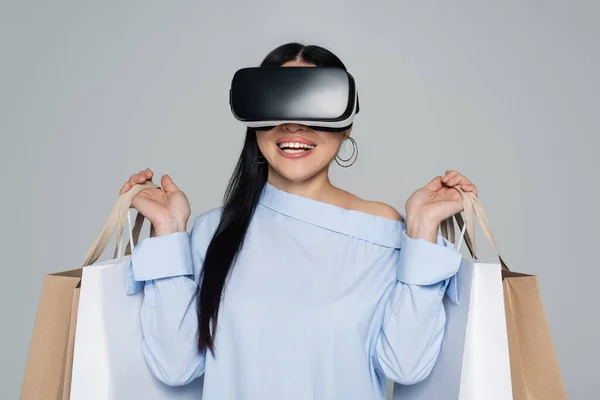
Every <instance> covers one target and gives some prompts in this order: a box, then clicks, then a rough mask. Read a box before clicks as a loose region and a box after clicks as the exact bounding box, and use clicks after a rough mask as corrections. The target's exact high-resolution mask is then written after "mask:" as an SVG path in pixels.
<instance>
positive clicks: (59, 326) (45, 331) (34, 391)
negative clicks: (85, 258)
mask: <svg viewBox="0 0 600 400" xmlns="http://www.w3.org/2000/svg"><path fill="white" fill-rule="evenodd" d="M80 281H81V269H75V270H71V271H64V272H59V273H54V274H49V275H46V276H45V277H44V281H43V284H42V293H41V295H40V300H39V303H38V310H37V314H36V319H35V324H34V328H33V335H32V338H31V344H30V346H29V354H28V356H27V364H26V367H25V376H24V379H23V384H22V388H21V396H20V399H21V400H63V399H65V397H64V396H68V388H69V377H70V368H71V363H72V352H70V351H69V347H72V344H73V334H72V331H73V323H74V320H73V317H74V316H76V313H77V303H78V299H79V283H80ZM66 398H68V397H66Z"/></svg>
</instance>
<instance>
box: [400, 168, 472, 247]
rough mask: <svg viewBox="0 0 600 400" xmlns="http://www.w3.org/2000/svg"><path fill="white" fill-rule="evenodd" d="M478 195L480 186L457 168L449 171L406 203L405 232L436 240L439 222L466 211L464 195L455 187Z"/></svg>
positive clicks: (415, 193) (416, 236)
mask: <svg viewBox="0 0 600 400" xmlns="http://www.w3.org/2000/svg"><path fill="white" fill-rule="evenodd" d="M457 186H458V187H460V188H461V189H462V190H463V191H464V192H472V193H473V194H475V195H476V196H477V188H476V187H475V185H473V184H472V183H471V182H470V181H469V180H468V179H467V178H465V177H464V176H463V175H462V174H460V173H459V172H457V171H446V175H444V176H443V177H442V176H437V177H435V178H434V179H433V180H432V181H431V182H429V183H428V184H427V185H426V186H424V187H423V188H421V189H419V190H417V191H416V192H414V193H413V194H412V195H411V196H410V198H409V199H408V200H407V202H406V234H407V235H408V236H409V237H411V238H421V239H425V240H428V241H430V242H433V243H436V242H437V229H438V226H439V225H440V223H441V222H442V221H443V220H444V219H446V218H448V217H451V216H453V215H454V214H457V213H459V212H461V211H463V201H462V196H461V195H460V193H458V191H457V190H456V189H454V188H455V187H457Z"/></svg>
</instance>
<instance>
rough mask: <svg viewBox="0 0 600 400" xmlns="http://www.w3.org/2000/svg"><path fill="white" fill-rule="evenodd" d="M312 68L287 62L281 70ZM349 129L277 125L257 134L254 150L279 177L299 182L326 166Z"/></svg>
mask: <svg viewBox="0 0 600 400" xmlns="http://www.w3.org/2000/svg"><path fill="white" fill-rule="evenodd" d="M289 66H296V67H315V65H314V64H310V63H306V62H303V61H290V62H287V63H285V64H284V65H283V67H289ZM349 135H350V130H347V131H344V132H325V131H315V130H313V129H311V128H309V127H307V126H305V125H301V124H281V125H278V126H276V127H275V128H273V129H271V130H268V131H257V132H256V137H257V140H258V147H259V149H260V151H261V153H262V154H263V156H264V157H265V159H266V161H267V162H268V163H269V165H270V166H271V168H272V169H273V170H274V171H275V172H277V173H278V174H279V175H281V176H282V177H283V178H285V179H287V180H290V181H294V182H301V181H304V180H307V179H309V178H311V177H313V176H314V175H316V174H317V173H318V172H320V171H322V170H323V169H324V168H326V167H327V166H329V164H330V163H331V162H332V161H333V159H334V158H335V156H336V154H337V153H338V151H339V149H340V146H341V145H342V142H343V141H344V140H345V139H347V138H348V136H349Z"/></svg>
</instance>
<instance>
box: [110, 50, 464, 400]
mask: <svg viewBox="0 0 600 400" xmlns="http://www.w3.org/2000/svg"><path fill="white" fill-rule="evenodd" d="M288 67H308V69H311V70H314V71H318V69H319V68H334V69H337V71H339V70H343V71H345V70H346V67H345V66H344V64H343V63H342V62H341V60H340V59H339V58H338V57H337V56H335V55H334V54H333V53H331V52H330V51H328V50H326V49H324V48H322V47H318V46H304V45H301V44H297V43H290V44H287V45H283V46H281V47H279V48H277V49H275V50H273V51H272V52H271V53H269V54H268V55H267V57H266V58H265V60H264V61H263V63H262V64H261V67H260V68H271V69H270V70H268V71H266V70H265V71H266V72H265V73H266V74H267V75H265V76H268V73H273V74H281V72H282V71H283V70H284V69H287V68H288ZM311 67H312V68H311ZM300 69H302V70H304V71H302V72H303V73H302V74H303V75H305V76H310V75H311V73H310V72H309V71H307V70H306V69H304V68H300ZM269 71H271V72H269ZM296 71H297V70H296ZM305 72H306V73H305ZM261 74H262V72H261ZM285 74H287V72H285ZM353 90H354V89H353ZM354 93H355V92H354V91H351V92H350V96H349V97H348V99H349V103H348V104H350V105H351V106H349V107H348V108H347V109H350V110H351V114H350V115H349V116H348V115H345V116H344V117H343V118H342V123H347V122H348V121H349V120H350V119H351V118H353V117H354V115H355V112H357V111H358V102H357V100H358V97H357V96H356V97H353V95H354ZM286 95H287V96H289V97H290V98H293V96H294V93H293V92H290V93H287V94H286ZM354 99H356V103H355V104H354V103H352V101H354ZM238 100H239V98H236V101H238ZM244 101H252V99H251V98H249V99H247V100H244ZM242 103H243V101H242ZM234 114H235V113H234ZM296 114H298V113H296ZM270 117H271V118H270V119H268V120H266V121H250V120H249V119H248V120H246V121H245V122H246V123H247V124H253V126H254V127H248V128H247V132H246V139H245V143H244V147H243V150H242V153H241V155H240V158H239V160H238V162H237V165H236V168H235V171H234V174H233V176H232V177H231V180H230V183H229V185H228V188H227V192H226V195H225V198H224V203H223V205H222V207H219V208H217V209H214V210H210V211H207V212H205V213H203V214H201V215H199V216H197V217H196V218H195V219H194V223H193V228H192V231H191V232H190V233H189V234H188V233H187V232H186V230H185V227H186V224H187V221H188V218H189V216H190V205H189V203H188V201H187V198H186V196H185V194H184V193H183V192H182V191H181V190H179V188H178V187H177V186H176V185H175V183H174V182H173V180H172V179H171V178H170V177H169V176H168V175H165V176H163V177H162V179H161V185H162V188H160V189H152V190H150V189H147V190H143V191H142V192H140V193H139V194H138V195H136V196H135V197H134V198H133V200H132V206H133V207H135V208H136V209H138V210H139V212H140V213H142V214H143V215H144V216H146V217H147V218H148V219H149V220H150V221H151V222H152V223H153V225H154V227H155V230H156V234H157V236H156V237H151V238H147V239H145V240H143V241H142V242H141V243H140V244H139V245H138V246H136V247H135V249H134V252H133V254H132V258H131V260H132V261H131V273H130V274H129V278H130V279H133V280H134V281H135V282H131V285H129V287H132V288H133V287H137V288H141V287H143V290H144V293H145V296H144V304H143V308H142V314H141V319H142V328H143V331H144V344H143V349H144V354H145V356H146V359H147V361H148V365H149V366H150V368H151V369H152V371H153V372H154V374H155V375H156V376H157V377H158V378H159V379H160V380H162V381H163V382H165V383H167V384H169V385H184V384H186V383H188V382H190V381H192V380H194V379H196V378H198V377H200V376H202V375H203V374H205V377H204V389H203V390H204V394H203V399H204V400H229V399H231V400H233V399H242V398H243V399H249V400H258V399H260V400H265V399H267V400H268V399H286V400H306V399H327V400H336V399H340V400H342V399H344V400H346V399H361V400H362V399H365V400H366V399H373V400H381V399H384V398H385V395H386V387H385V378H386V377H387V378H389V379H391V380H393V381H395V382H399V383H402V384H407V385H408V384H413V383H415V382H419V381H421V380H423V379H424V378H425V377H427V376H428V375H429V373H430V371H431V369H432V368H433V365H434V364H435V362H436V359H437V355H438V353H439V350H440V346H441V342H442V337H443V334H444V327H445V313H444V308H443V307H442V299H443V298H444V294H445V292H446V288H447V287H448V285H449V284H450V281H451V280H452V279H454V276H455V274H456V273H457V271H458V268H459V265H460V261H461V255H460V253H459V252H457V251H456V249H455V248H454V246H453V245H452V244H451V243H449V242H448V241H446V240H445V239H443V238H442V237H441V236H438V234H437V232H438V226H439V224H440V222H441V221H442V220H444V219H446V218H447V217H449V216H451V215H454V214H456V213H458V212H460V211H462V198H461V195H460V194H459V193H458V191H457V190H455V189H454V187H456V186H461V187H462V189H463V190H464V191H475V190H476V188H475V186H473V185H472V184H471V183H470V182H469V181H468V180H467V179H466V178H465V177H464V176H462V175H461V174H459V173H458V172H456V171H447V173H446V174H445V176H444V177H442V176H438V177H435V178H434V179H432V180H431V181H430V182H429V183H428V184H427V185H425V186H423V187H422V188H421V189H419V190H417V191H416V192H414V193H413V194H412V195H411V197H410V198H409V199H408V201H407V202H406V216H403V215H401V214H400V213H399V212H398V211H396V210H395V209H394V208H392V207H391V206H389V205H387V204H384V203H380V202H375V201H367V200H364V199H361V198H359V197H357V196H355V195H353V194H351V193H348V192H347V191H345V190H343V189H340V188H338V187H336V186H334V185H333V184H332V183H331V182H330V180H329V168H330V165H331V164H332V162H333V160H334V159H335V158H336V155H337V154H338V151H339V149H340V146H341V145H342V143H343V142H344V141H345V140H348V138H349V137H350V134H351V127H352V124H351V123H350V124H349V125H347V126H342V127H341V128H340V127H335V128H332V127H331V121H326V120H325V119H323V118H313V119H312V122H311V124H308V123H301V122H303V121H302V120H294V119H293V118H287V117H286V118H283V117H282V118H279V119H278V121H279V122H278V123H277V124H275V126H268V125H269V124H271V123H272V122H273V120H274V119H277V117H278V116H277V115H271V116H270ZM309 117H310V116H309ZM348 118H350V119H348ZM313 123H314V124H313ZM309 125H310V126H309ZM247 126H248V125H247ZM353 143H354V142H353ZM152 176H153V172H152V171H151V170H149V169H146V170H144V171H141V172H140V173H138V174H134V175H132V177H131V178H130V180H129V181H128V182H126V183H125V185H124V186H123V188H122V190H121V193H125V192H127V191H128V190H130V189H131V187H132V186H133V185H136V184H140V183H143V182H145V181H146V180H148V179H151V178H152Z"/></svg>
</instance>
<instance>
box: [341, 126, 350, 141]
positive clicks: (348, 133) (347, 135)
mask: <svg viewBox="0 0 600 400" xmlns="http://www.w3.org/2000/svg"><path fill="white" fill-rule="evenodd" d="M351 131H352V129H346V130H345V131H344V132H342V135H343V137H344V140H346V139H348V138H349V137H350V132H351Z"/></svg>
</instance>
